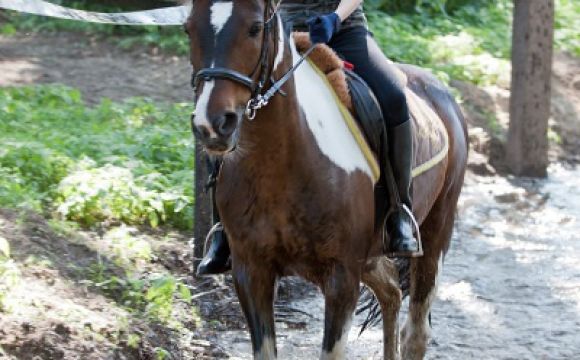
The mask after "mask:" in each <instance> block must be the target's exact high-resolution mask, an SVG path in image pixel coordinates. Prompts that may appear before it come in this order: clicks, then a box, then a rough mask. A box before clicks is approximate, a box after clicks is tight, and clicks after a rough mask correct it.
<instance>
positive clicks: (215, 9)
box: [210, 1, 234, 38]
mask: <svg viewBox="0 0 580 360" xmlns="http://www.w3.org/2000/svg"><path fill="white" fill-rule="evenodd" d="M233 9H234V3H233V2H231V1H225V2H216V3H214V4H213V5H212V6H211V9H210V11H211V26H213V30H214V31H215V36H216V38H217V36H218V34H219V33H220V31H222V29H223V28H224V26H225V25H226V23H227V22H228V20H229V19H230V17H231V16H232V11H233Z"/></svg>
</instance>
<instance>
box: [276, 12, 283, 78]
mask: <svg viewBox="0 0 580 360" xmlns="http://www.w3.org/2000/svg"><path fill="white" fill-rule="evenodd" d="M276 17H277V18H278V49H277V51H278V52H277V53H276V58H275V60H274V71H276V69H278V65H280V64H281V63H282V61H283V60H284V36H285V35H284V25H283V24H282V18H281V17H280V15H276Z"/></svg>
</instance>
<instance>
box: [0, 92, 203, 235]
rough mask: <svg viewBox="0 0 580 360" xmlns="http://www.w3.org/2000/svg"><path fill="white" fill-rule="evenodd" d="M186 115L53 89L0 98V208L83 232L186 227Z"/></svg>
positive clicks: (189, 208) (181, 108)
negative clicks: (91, 102) (37, 214)
mask: <svg viewBox="0 0 580 360" xmlns="http://www.w3.org/2000/svg"><path fill="white" fill-rule="evenodd" d="M188 107H189V106H188V105H185V104H183V105H155V104H153V103H152V102H150V101H147V100H144V99H132V100H128V101H126V102H124V103H121V104H118V103H113V102H111V101H110V100H107V99H105V100H103V101H102V102H101V103H100V104H99V105H98V106H96V107H94V108H91V107H88V106H87V105H85V104H84V103H83V101H82V98H81V95H80V93H79V92H78V91H77V90H74V89H70V88H66V87H62V86H34V87H21V88H6V89H0V114H1V115H0V142H1V143H2V144H3V146H2V148H1V149H0V207H9V208H29V209H34V210H37V211H41V212H43V213H45V214H49V215H52V216H54V217H59V218H63V219H67V220H72V221H75V222H78V223H79V224H82V225H83V226H86V227H91V226H94V225H96V224H99V223H102V222H109V223H125V224H135V225H139V224H148V225H150V226H153V227H155V226H158V225H161V224H169V225H172V226H174V227H175V228H178V229H184V230H185V229H191V228H192V226H193V224H192V221H193V190H192V186H191V184H192V176H193V152H194V150H193V140H192V136H191V131H190V125H189V123H188V121H187V119H188V116H187V113H188Z"/></svg>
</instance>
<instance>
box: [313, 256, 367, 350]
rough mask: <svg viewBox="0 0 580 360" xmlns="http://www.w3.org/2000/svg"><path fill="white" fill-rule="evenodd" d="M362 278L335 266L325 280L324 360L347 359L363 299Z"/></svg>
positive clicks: (353, 272)
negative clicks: (347, 347) (354, 314)
mask: <svg viewBox="0 0 580 360" xmlns="http://www.w3.org/2000/svg"><path fill="white" fill-rule="evenodd" d="M359 281H360V275H358V274H357V273H356V272H355V271H351V270H349V269H347V268H346V267H344V266H343V265H339V264H337V265H334V267H333V268H332V271H331V273H330V274H329V276H328V277H327V278H326V279H325V283H324V284H323V289H322V290H323V292H324V296H325V313H324V339H323V341H322V355H321V357H320V358H321V359H323V360H326V359H329V360H330V359H333V360H334V359H344V358H345V350H346V343H347V341H348V333H349V331H350V326H351V322H352V316H353V313H354V310H355V307H356V303H357V300H358V297H359Z"/></svg>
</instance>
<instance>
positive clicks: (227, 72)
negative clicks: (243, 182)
mask: <svg viewBox="0 0 580 360" xmlns="http://www.w3.org/2000/svg"><path fill="white" fill-rule="evenodd" d="M277 18H278V17H277V16H276V11H275V8H274V7H273V4H272V1H270V0H252V1H249V0H233V1H232V0H231V1H217V0H196V1H194V2H193V4H192V11H191V15H190V16H189V18H188V20H187V22H186V24H185V31H186V33H187V34H188V35H189V45H190V51H191V64H192V66H193V69H194V74H193V78H192V85H193V87H194V89H195V102H196V110H195V112H194V114H193V115H192V127H193V132H194V134H195V136H196V138H197V139H198V140H199V141H201V143H202V144H203V145H204V147H205V148H206V150H207V151H208V152H210V153H213V154H216V155H223V154H225V153H227V152H229V151H231V150H233V149H234V148H235V146H236V144H237V141H238V138H239V128H240V125H241V122H242V119H244V118H245V115H247V114H248V111H249V110H248V109H249V105H250V102H251V101H256V99H258V97H259V95H260V94H261V91H262V90H263V88H264V85H265V83H266V82H267V81H268V80H269V78H270V77H271V75H272V71H273V68H274V63H275V62H279V59H278V58H279V56H278V55H275V52H277V51H282V49H278V48H277V47H278V45H277V38H278V37H279V36H282V34H280V28H281V27H278V26H277V25H278V24H276V22H277V21H276V19H277ZM250 117H251V116H250Z"/></svg>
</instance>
